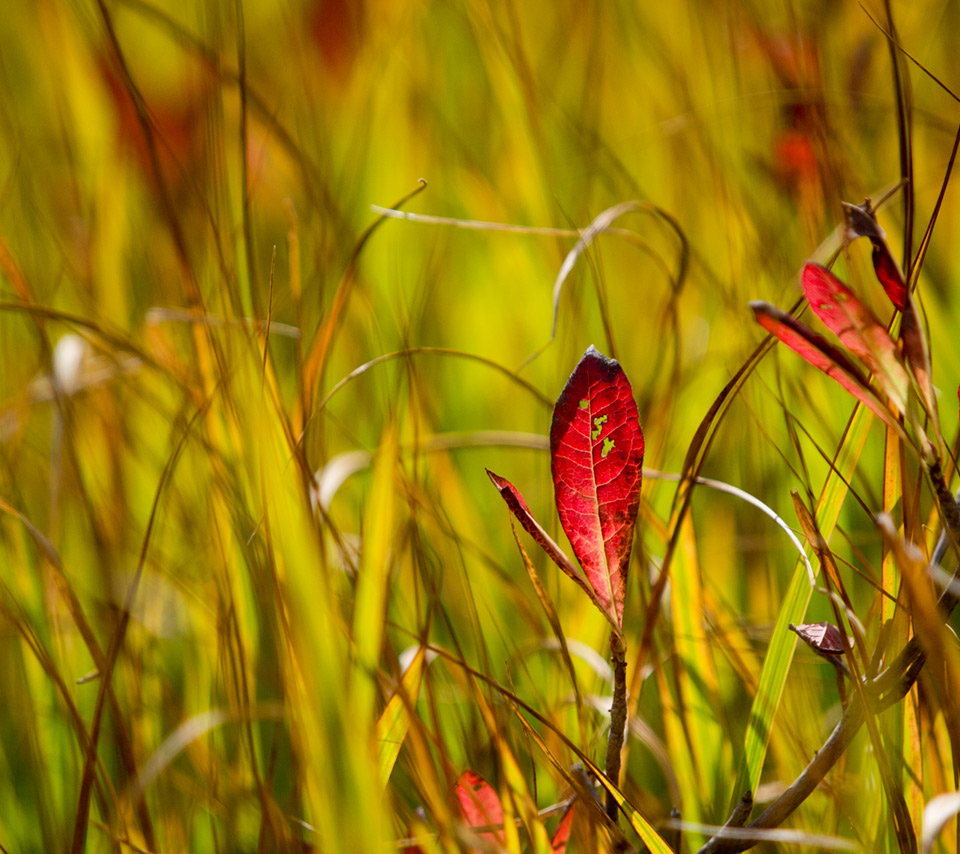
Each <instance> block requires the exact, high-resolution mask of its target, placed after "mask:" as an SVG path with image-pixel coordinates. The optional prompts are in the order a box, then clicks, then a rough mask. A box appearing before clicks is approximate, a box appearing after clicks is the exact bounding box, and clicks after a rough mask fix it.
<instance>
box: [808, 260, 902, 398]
mask: <svg viewBox="0 0 960 854" xmlns="http://www.w3.org/2000/svg"><path fill="white" fill-rule="evenodd" d="M802 283H803V292H804V294H806V297H807V301H808V302H809V303H810V308H812V309H813V312H814V314H816V315H817V317H819V318H820V319H821V320H822V321H823V322H824V323H825V324H826V326H827V328H829V329H830V330H831V331H832V332H833V333H834V334H835V335H836V336H837V337H838V338H839V339H840V340H841V341H842V342H843V344H844V346H846V347H847V349H849V350H850V352H852V353H853V354H854V355H856V356H859V357H860V358H861V359H862V360H863V362H864V364H865V365H866V366H867V367H868V368H869V369H870V371H871V372H872V373H873V374H874V375H875V376H876V377H877V380H878V381H879V383H880V386H881V388H882V389H883V390H884V392H885V393H886V395H887V396H888V397H889V398H890V401H891V403H893V405H894V406H895V407H896V408H897V409H898V410H899V411H900V412H906V411H907V390H908V388H909V386H910V379H909V377H908V376H907V372H906V369H905V368H904V367H903V363H902V362H901V361H900V356H899V354H898V353H897V346H896V344H894V343H893V339H892V338H891V337H890V335H889V334H888V333H887V330H886V329H884V327H883V325H882V324H881V323H880V321H879V320H877V318H876V316H875V315H874V314H873V312H872V311H870V309H869V308H867V307H866V306H865V305H864V304H863V303H862V302H860V300H859V299H857V297H856V295H855V294H854V293H853V291H851V290H850V289H849V288H848V287H847V286H846V285H844V284H843V282H841V281H840V280H839V279H838V278H837V277H836V276H834V275H833V273H831V272H830V271H829V270H828V269H827V268H826V267H822V266H821V265H820V264H814V263H813V262H807V263H806V264H805V265H804V267H803V276H802Z"/></svg>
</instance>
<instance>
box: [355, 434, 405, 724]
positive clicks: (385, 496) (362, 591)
mask: <svg viewBox="0 0 960 854" xmlns="http://www.w3.org/2000/svg"><path fill="white" fill-rule="evenodd" d="M396 463H397V438H396V431H395V429H394V428H393V427H392V426H388V427H387V428H386V431H385V436H384V438H383V440H382V441H381V443H380V448H379V449H378V451H377V457H376V461H375V462H374V465H373V486H372V487H371V490H370V497H369V498H368V500H367V506H366V510H365V511H364V514H363V528H364V531H363V548H362V551H361V554H360V571H359V573H358V576H357V590H356V600H355V605H354V611H353V642H354V644H355V645H356V656H357V658H356V663H355V666H354V669H353V674H352V678H351V683H350V706H351V709H352V714H353V716H354V721H355V723H356V725H357V727H358V728H359V729H360V730H361V731H362V730H364V729H367V728H368V727H369V724H370V723H372V719H373V712H374V705H375V703H376V698H377V673H378V672H379V670H380V646H381V644H382V642H383V629H384V621H385V617H386V607H387V590H388V589H389V586H390V585H389V576H390V550H391V545H392V542H393V536H394V530H393V528H394V525H393V520H394V516H395V514H396V508H395V501H394V488H393V473H394V469H395V467H396Z"/></svg>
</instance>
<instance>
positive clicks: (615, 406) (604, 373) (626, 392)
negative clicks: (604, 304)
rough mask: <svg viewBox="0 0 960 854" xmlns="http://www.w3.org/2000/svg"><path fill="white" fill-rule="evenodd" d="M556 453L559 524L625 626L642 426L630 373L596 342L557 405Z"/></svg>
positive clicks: (611, 613)
mask: <svg viewBox="0 0 960 854" xmlns="http://www.w3.org/2000/svg"><path fill="white" fill-rule="evenodd" d="M550 454H551V464H552V470H553V485H554V488H555V490H556V500H557V511H558V513H559V514H560V524H561V525H562V526H563V530H564V533H566V535H567V538H568V539H569V540H570V544H571V545H572V546H573V551H574V554H576V556H577V560H579V561H580V565H581V566H582V567H583V570H584V572H585V573H586V576H587V580H588V581H589V584H590V587H591V588H592V589H593V591H594V593H595V597H596V601H597V602H598V603H599V605H600V607H601V610H603V611H604V613H605V614H606V615H607V617H608V618H609V619H610V620H611V622H613V624H614V625H615V626H616V627H617V628H618V629H619V628H620V627H622V625H623V599H624V593H625V590H626V581H627V566H628V564H629V562H630V550H631V548H632V546H633V529H634V525H635V523H636V520H637V509H638V507H639V505H640V484H641V477H642V469H643V431H642V430H641V429H640V420H639V417H638V415H637V404H636V402H635V401H634V399H633V390H632V389H631V388H630V383H629V381H628V380H627V377H626V374H624V372H623V369H622V368H621V367H620V365H619V363H617V362H616V361H615V360H613V359H607V358H606V357H604V356H602V355H601V354H600V353H599V352H598V351H597V349H596V348H595V347H592V346H591V347H590V348H589V349H588V350H587V352H586V353H584V355H583V358H582V359H581V360H580V363H579V364H578V365H577V367H576V368H575V369H574V371H573V373H572V374H571V375H570V379H568V380H567V384H566V386H565V387H564V389H563V392H562V393H561V394H560V398H559V400H558V401H557V405H556V407H555V408H554V410H553V424H552V426H551V428H550Z"/></svg>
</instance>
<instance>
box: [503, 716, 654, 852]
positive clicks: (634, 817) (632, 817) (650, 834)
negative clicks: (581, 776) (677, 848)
mask: <svg viewBox="0 0 960 854" xmlns="http://www.w3.org/2000/svg"><path fill="white" fill-rule="evenodd" d="M508 699H509V698H508ZM510 705H511V706H512V707H513V711H514V714H516V716H517V720H518V721H519V722H520V724H521V726H523V728H524V730H526V732H527V734H528V735H529V736H530V738H531V740H532V741H533V742H534V743H535V744H536V745H537V747H539V748H540V750H542V751H543V755H544V756H546V757H547V758H548V759H550V761H551V762H553V764H554V765H555V766H556V767H557V769H558V770H563V767H562V765H561V764H560V762H559V761H558V760H557V758H556V757H555V756H554V755H553V754H552V753H551V751H550V748H549V747H548V746H547V744H546V742H544V740H543V738H542V737H541V735H540V733H539V732H537V730H536V729H534V727H533V726H531V724H530V722H529V721H528V720H527V719H526V717H525V716H524V715H523V714H521V711H520V709H519V708H518V707H517V706H515V705H514V704H513V702H511V704H510ZM568 746H569V745H568ZM578 759H579V761H580V762H581V763H583V765H584V766H585V767H586V769H587V770H588V771H589V772H590V773H591V774H593V776H594V777H595V778H596V779H598V780H599V781H600V783H601V785H602V786H603V787H604V789H606V790H607V791H608V792H610V794H611V795H612V796H613V798H614V800H616V802H617V806H618V807H620V810H621V812H622V813H623V814H624V815H625V816H626V818H627V821H628V822H630V826H631V827H632V828H633V829H634V831H635V832H636V834H637V836H639V837H640V839H641V840H642V841H643V844H644V845H646V846H647V849H648V851H649V852H650V854H673V851H672V850H671V848H670V846H669V845H667V843H666V842H664V840H663V837H661V836H660V834H659V833H657V831H656V830H654V828H653V825H652V824H650V822H648V821H647V820H646V819H645V818H644V817H643V816H642V815H640V813H638V812H637V811H636V810H635V809H634V808H633V807H632V806H631V805H630V804H629V803H628V802H627V799H626V798H624V796H623V794H622V793H621V792H620V790H619V789H618V788H617V787H616V786H614V785H613V784H612V783H611V782H610V781H609V780H607V778H606V776H605V775H604V774H603V772H602V771H601V770H600V769H599V768H598V767H597V766H596V765H594V763H593V762H591V761H590V760H589V759H588V758H587V757H586V756H583V755H580V756H578ZM548 850H549V849H548Z"/></svg>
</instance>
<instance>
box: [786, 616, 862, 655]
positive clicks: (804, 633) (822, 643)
mask: <svg viewBox="0 0 960 854" xmlns="http://www.w3.org/2000/svg"><path fill="white" fill-rule="evenodd" d="M787 628H788V629H790V631H792V632H795V633H796V634H797V636H798V637H799V638H800V640H802V641H803V642H804V643H806V644H807V646H809V647H810V648H811V649H812V650H813V651H814V652H815V653H817V654H818V655H824V656H837V655H843V653H844V649H843V635H841V634H840V629H838V628H837V627H836V626H835V625H833V624H832V623H801V624H800V625H799V626H795V625H794V624H793V623H790V625H789V626H787ZM847 646H849V647H850V648H851V649H852V648H853V638H847Z"/></svg>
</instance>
